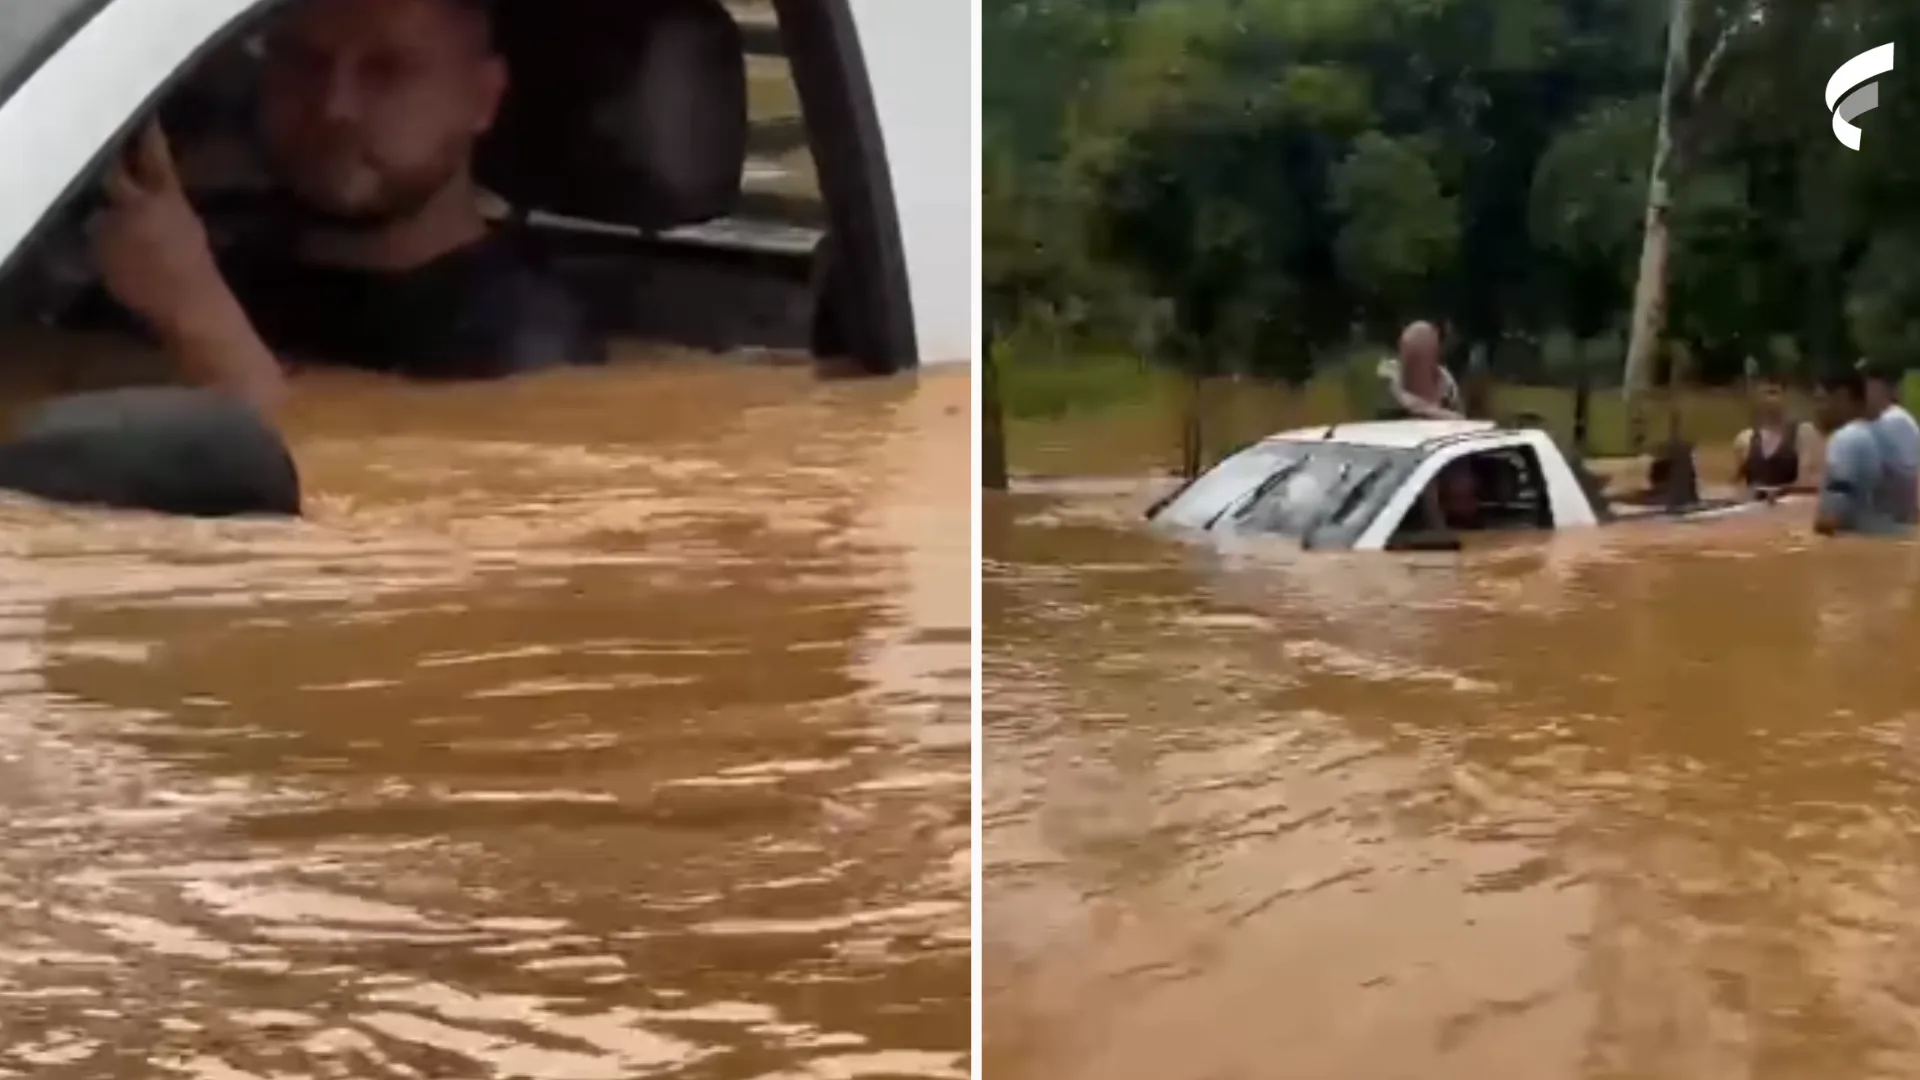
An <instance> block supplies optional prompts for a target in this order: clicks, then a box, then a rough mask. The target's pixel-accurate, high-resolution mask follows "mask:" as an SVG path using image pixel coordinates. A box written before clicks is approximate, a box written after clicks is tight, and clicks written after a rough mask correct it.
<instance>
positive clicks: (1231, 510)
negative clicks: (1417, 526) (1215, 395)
mask: <svg viewBox="0 0 1920 1080" xmlns="http://www.w3.org/2000/svg"><path fill="white" fill-rule="evenodd" d="M1413 456H1414V454H1413V451H1410V450H1397V449H1389V448H1385V447H1375V446H1356V445H1354V444H1352V443H1339V442H1310V441H1304V440H1277V439H1276V440H1270V441H1267V442H1262V443H1256V444H1254V445H1253V446H1250V447H1247V448H1246V449H1245V450H1242V451H1240V452H1239V453H1237V454H1234V455H1233V456H1232V457H1229V458H1227V459H1226V460H1225V461H1222V462H1221V463H1220V464H1218V465H1215V466H1214V467H1213V468H1212V469H1210V470H1208V471H1207V472H1206V473H1204V474H1203V475H1202V476H1201V477H1200V478H1199V479H1198V480H1196V481H1194V482H1193V483H1192V484H1191V485H1189V486H1188V487H1187V488H1186V490H1184V491H1182V492H1180V493H1179V494H1178V495H1176V496H1175V497H1174V498H1173V499H1171V500H1170V501H1169V502H1168V503H1167V504H1166V505H1165V506H1163V507H1161V508H1160V511H1159V513H1157V514H1155V515H1154V520H1155V521H1161V522H1166V523H1169V524H1173V525H1179V526H1184V527H1186V528H1192V529H1207V528H1213V527H1214V526H1215V525H1217V524H1220V525H1226V524H1230V525H1232V526H1233V527H1235V528H1238V529H1243V530H1246V531H1251V532H1265V533H1278V534H1280V535H1283V536H1291V537H1295V538H1304V537H1305V536H1306V535H1307V534H1308V533H1309V532H1310V531H1311V530H1313V529H1317V528H1320V527H1322V526H1327V525H1338V524H1341V523H1344V522H1349V521H1355V520H1359V519H1360V518H1361V517H1362V516H1365V515H1370V514H1372V513H1373V511H1374V510H1375V509H1377V504H1378V502H1379V501H1380V500H1381V499H1384V498H1385V497H1386V496H1387V495H1388V494H1390V491H1389V490H1388V488H1389V486H1390V485H1385V484H1382V483H1381V482H1380V481H1381V479H1382V478H1383V477H1385V476H1387V475H1388V474H1390V473H1394V472H1396V471H1397V470H1396V468H1395V467H1396V466H1398V465H1401V464H1405V463H1407V462H1409V461H1411V460H1412V458H1413Z"/></svg>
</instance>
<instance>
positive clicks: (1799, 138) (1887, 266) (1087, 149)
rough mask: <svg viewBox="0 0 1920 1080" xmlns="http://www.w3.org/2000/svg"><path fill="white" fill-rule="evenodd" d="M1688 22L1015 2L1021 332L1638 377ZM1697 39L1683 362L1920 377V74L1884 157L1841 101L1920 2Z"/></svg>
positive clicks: (1232, 351) (1433, 0)
mask: <svg viewBox="0 0 1920 1080" xmlns="http://www.w3.org/2000/svg"><path fill="white" fill-rule="evenodd" d="M1671 2H1672V0H984V12H985V41H984V44H985V61H984V62H985V76H984V92H983V97H984V114H985V131H984V151H983V154H984V163H983V165H984V170H983V171H984V176H985V186H986V191H985V205H986V213H985V221H984V227H985V250H986V262H985V273H986V278H987V280H986V297H987V303H988V314H989V324H990V325H991V326H994V327H996V328H999V329H1000V330H1002V331H1005V330H1007V329H1008V328H1013V327H1023V328H1031V327H1035V326H1039V327H1044V328H1046V330H1047V332H1048V333H1050V334H1052V335H1054V336H1055V340H1062V341H1073V342H1078V343H1084V344H1086V345H1088V346H1095V345H1097V346H1100V347H1103V348H1119V349H1128V350H1138V351H1141V352H1143V353H1147V354H1150V355H1152V356H1155V357H1157V358H1160V359H1163V360H1167V361H1169V362H1174V363H1179V364H1181V365H1182V366H1186V367H1189V368H1191V369H1194V370H1198V371H1218V370H1223V369H1231V370H1237V371H1247V372H1253V373H1258V374H1270V375H1280V376H1285V377H1289V378H1299V377H1303V376H1306V375H1308V374H1310V373H1311V370H1312V368H1313V366H1314V365H1315V363H1316V358H1323V357H1328V356H1331V355H1333V354H1335V353H1336V352H1338V351H1339V349H1340V346H1342V345H1343V344H1344V343H1346V342H1348V341H1350V340H1353V339H1355V338H1356V337H1360V338H1365V339H1367V340H1374V341H1377V340H1381V339H1383V338H1384V337H1386V336H1388V335H1389V334H1390V329H1391V327H1392V326H1394V325H1395V324H1397V323H1399V322H1401V321H1403V320H1405V319H1408V318H1412V317H1422V316H1424V317H1432V318H1436V319H1441V320H1445V321H1447V322H1449V323H1450V324H1452V326H1453V327H1454V328H1455V331H1456V332H1455V334H1454V335H1453V337H1454V340H1455V341H1456V343H1468V342H1477V343H1480V344H1482V345H1485V346H1487V347H1488V349H1489V353H1488V355H1490V356H1491V357H1492V358H1493V365H1494V368H1495V370H1496V371H1497V372H1499V373H1500V374H1502V375H1503V376H1506V377H1511V378H1536V377H1541V376H1552V375H1554V374H1555V373H1556V372H1555V369H1556V368H1563V369H1564V368H1566V367H1567V366H1569V365H1572V364H1580V363H1586V364H1598V365H1600V366H1602V367H1603V368H1604V369H1605V370H1604V372H1603V373H1604V374H1608V375H1613V374H1617V369H1618V365H1619V359H1620V357H1621V356H1622V355H1623V353H1624V340H1625V329H1626V322H1627V313H1628V309H1629V307H1630V305H1631V301H1632V290H1633V282H1634V276H1635V272H1636V269H1637V263H1638V259H1639V254H1640V245H1641V235H1642V214H1643V211H1644V207H1645V200H1646V194H1647V178H1648V168H1649V161H1650V156H1651V153H1652V148H1653V142H1654V127H1655V122H1656V118H1657V116H1658V113H1659V105H1660V89H1661V85H1662V80H1661V74H1662V70H1663V65H1664V63H1665V58H1666V52H1667V43H1666V37H1667V26H1668V17H1669V10H1670V9H1669V4H1670V3H1671ZM1693 23H1694V25H1693V33H1692V34H1691V35H1690V40H1689V41H1687V42H1686V43H1685V44H1686V53H1685V55H1686V64H1685V78H1684V79H1683V80H1680V85H1679V88H1678V90H1677V92H1676V93H1675V95H1674V97H1673V99H1672V100H1673V117H1674V126H1673V132H1674V146H1675V151H1674V152H1675V158H1674V161H1675V166H1674V169H1675V171H1674V184H1673V188H1672V190H1673V193H1674V194H1673V197H1674V204H1673V205H1674V209H1673V214H1672V217H1671V221H1672V229H1673V234H1672V235H1673V252H1672V260H1671V266H1670V275H1669V281H1670V293H1669V305H1668V309H1667V310H1668V319H1667V331H1666V340H1667V341H1668V342H1669V343H1673V342H1683V343H1685V345H1686V346H1687V348H1686V353H1687V355H1689V356H1690V357H1691V358H1692V360H1691V367H1692V370H1693V373H1694V374H1696V375H1698V376H1700V377H1702V378H1706V379H1727V378H1732V377H1735V376H1737V375H1739V373H1740V372H1741V370H1742V368H1743V366H1745V364H1746V363H1747V362H1748V360H1749V358H1751V359H1752V360H1754V361H1756V362H1758V363H1760V364H1762V365H1766V366H1771V367H1775V368H1778V369H1782V370H1784V372H1785V373H1787V374H1800V375H1805V374H1810V373H1811V371H1812V369H1814V368H1815V367H1818V366H1821V365H1826V364H1833V363H1841V362H1848V361H1851V359H1853V358H1854V357H1855V356H1858V355H1860V354H1863V353H1867V354H1872V355H1874V356H1876V357H1880V358H1884V359H1886V360H1889V361H1893V362H1896V363H1902V364H1907V365H1909V366H1920V257H1917V256H1920V143H1902V142H1901V141H1900V138H1899V133H1901V132H1903V131H1911V130H1915V125H1914V124H1913V123H1911V122H1910V121H1913V120H1916V119H1920V77H1915V76H1910V75H1908V74H1907V73H1906V69H1905V66H1904V65H1906V64H1908V63H1912V62H1913V61H1909V60H1907V55H1906V54H1905V53H1904V52H1903V53H1902V55H1901V56H1900V60H1901V62H1902V65H1903V66H1902V67H1901V68H1898V69H1896V71H1895V73H1894V74H1893V75H1891V76H1888V77H1886V78H1885V79H1883V80H1882V86H1881V102H1882V104H1881V107H1880V109H1879V110H1877V111H1875V112H1872V113H1869V114H1867V115H1866V116H1865V117H1863V118H1862V119H1861V126H1862V128H1863V129H1864V130H1865V132H1866V136H1865V139H1864V144H1863V147H1862V150H1861V152H1859V153H1854V152H1851V151H1848V150H1846V149H1845V148H1844V147H1842V146H1840V144H1839V143H1838V142H1837V141H1836V140H1835V139H1834V137H1833V134H1832V129H1831V121H1830V117H1829V114H1828V112H1827V110H1826V108H1825V103H1824V101H1823V91H1824V88H1825V85H1826V80H1827V76H1828V75H1829V73H1831V72H1832V70H1833V69H1834V68H1835V67H1836V66H1837V65H1838V64H1839V63H1840V62H1841V61H1843V60H1845V59H1846V58H1847V57H1849V56H1852V55H1854V54H1855V53H1857V52H1859V51H1861V50H1862V49H1865V48H1867V47H1870V46H1873V45H1877V44H1881V43H1883V42H1887V41H1894V42H1897V43H1899V47H1900V49H1902V50H1905V49H1907V48H1909V47H1912V48H1915V49H1920V4H1917V3H1914V2H1913V0H1834V2H1828V0H1792V2H1791V3H1789V2H1788V0H1695V9H1694V15H1693ZM1909 87H1913V88H1914V89H1909ZM1063 351H1066V352H1071V351H1074V350H1063ZM1668 351H1672V350H1668ZM1559 373H1560V374H1564V373H1565V372H1564V370H1563V371H1561V372H1559Z"/></svg>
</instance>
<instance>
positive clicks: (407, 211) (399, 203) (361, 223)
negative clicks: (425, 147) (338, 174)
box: [276, 155, 460, 233]
mask: <svg viewBox="0 0 1920 1080" xmlns="http://www.w3.org/2000/svg"><path fill="white" fill-rule="evenodd" d="M350 167H353V168H357V169H359V170H361V171H362V176H364V177H365V178H366V182H367V186H368V187H369V188H370V189H371V190H369V191H367V192H366V193H365V194H364V195H358V196H357V197H355V196H347V197H342V196H341V195H340V192H339V187H341V186H344V185H340V184H335V185H327V184H324V183H322V184H318V185H309V184H304V183H302V182H301V181H300V180H299V179H298V177H297V171H298V170H296V169H295V168H289V167H282V168H279V169H277V170H276V171H277V172H278V173H279V174H280V179H279V188H280V191H281V193H282V194H283V195H284V196H285V200H286V202H287V204H288V207H289V209H290V210H291V211H292V212H293V214H294V215H295V216H296V217H297V218H298V219H299V220H300V222H301V224H304V225H307V226H309V227H313V228H320V229H325V230H327V231H329V232H344V233H375V232H380V231H382V230H385V229H388V228H390V227H392V226H393V225H395V224H398V223H400V222H404V221H408V220H411V219H413V218H415V217H418V216H419V215H420V214H421V213H422V212H424V211H425V210H426V208H427V207H428V206H429V205H430V204H431V203H432V202H433V200H434V199H435V198H437V197H439V195H440V193H441V192H443V191H445V190H446V189H447V187H448V185H450V184H452V183H453V182H454V180H455V179H456V178H457V177H458V176H459V172H460V166H459V159H458V158H457V157H455V156H454V155H444V156H441V157H438V158H436V159H435V160H434V161H433V162H432V163H430V164H428V165H426V166H423V167H421V168H417V169H414V170H412V171H410V172H400V171H396V170H392V169H382V168H379V167H377V166H374V165H371V164H366V163H359V164H357V165H354V166H350ZM356 179H358V178H356ZM316 188H319V189H321V190H315V189H316ZM329 188H330V190H328V189H329Z"/></svg>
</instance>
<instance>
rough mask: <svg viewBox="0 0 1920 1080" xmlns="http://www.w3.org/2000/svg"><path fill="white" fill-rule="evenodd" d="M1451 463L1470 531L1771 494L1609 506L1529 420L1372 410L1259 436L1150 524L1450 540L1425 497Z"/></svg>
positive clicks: (1321, 536) (1737, 507)
mask: <svg viewBox="0 0 1920 1080" xmlns="http://www.w3.org/2000/svg"><path fill="white" fill-rule="evenodd" d="M1450 469H1460V470H1466V471H1468V472H1470V473H1471V476H1472V480H1473V483H1472V486H1471V490H1472V491H1473V493H1474V499H1475V501H1476V504H1477V505H1476V506H1475V508H1474V509H1475V513H1474V519H1475V524H1474V528H1475V531H1510V530H1538V531H1552V530H1559V529H1579V528H1587V527H1590V526H1594V525H1599V524H1603V523H1608V522H1613V521H1623V520H1643V519H1649V518H1663V519H1667V520H1673V519H1685V520H1701V519H1707V518H1717V517H1724V516H1727V515H1730V514H1740V513H1747V512H1750V511H1752V510H1755V509H1759V508H1764V507H1766V506H1768V505H1771V504H1770V503H1769V502H1765V501H1761V500H1755V499H1718V500H1701V499H1699V498H1698V497H1697V496H1689V497H1687V498H1686V499H1684V500H1677V501H1674V502H1671V503H1669V504H1667V505H1664V506H1657V507H1648V508H1644V509H1641V508H1633V509H1629V508H1624V507H1616V506H1615V505H1614V504H1613V503H1612V502H1611V501H1610V500H1609V499H1608V498H1607V496H1606V493H1605V491H1604V488H1603V486H1602V485H1601V484H1599V483H1598V482H1597V481H1596V480H1594V479H1593V478H1592V477H1591V476H1590V474H1588V473H1587V472H1586V471H1585V470H1584V469H1582V468H1581V467H1580V466H1579V465H1578V464H1577V463H1576V462H1575V461H1573V460H1571V459H1570V458H1569V457H1568V455H1567V454H1566V453H1565V452H1564V451H1563V450H1562V449H1561V448H1560V446H1559V444H1558V443H1556V442H1554V440H1553V438H1552V436H1550V435H1549V434H1548V433H1547V432H1545V431H1542V430H1540V429H1538V428H1531V427H1518V428H1512V427H1502V426H1500V425H1498V424H1495V423H1494V422H1492V421H1488V420H1382V421H1370V422H1365V423H1354V424H1334V425H1332V426H1328V427H1314V428H1301V429H1298V430H1295V431H1285V432H1281V433H1279V434H1277V435H1272V436H1269V437H1268V438H1265V439H1262V440H1261V441H1259V442H1257V443H1254V444H1253V445H1251V446H1249V447H1246V448H1245V449H1243V450H1241V451H1239V452H1238V453H1235V454H1233V455H1231V456H1229V457H1227V458H1226V459H1224V460H1222V461H1221V462H1220V463H1219V464H1217V465H1215V466H1214V467H1213V468H1211V469H1209V470H1207V471H1206V472H1205V473H1202V474H1201V475H1200V476H1199V477H1198V478H1197V479H1195V480H1194V481H1192V482H1191V483H1188V484H1186V485H1184V486H1183V487H1181V488H1179V489H1177V490H1175V491H1174V492H1173V493H1172V494H1170V495H1168V496H1167V497H1165V498H1163V499H1161V500H1160V501H1158V502H1157V503H1155V504H1154V505H1153V506H1152V507H1151V508H1150V509H1149V510H1148V511H1147V517H1148V519H1149V520H1150V521H1152V522H1153V523H1154V524H1156V525H1163V526H1168V527H1172V528H1177V529H1183V530H1198V531H1200V532H1204V533H1215V534H1219V533H1253V534H1269V535H1278V536H1284V537H1288V538H1291V539H1294V540H1297V541H1298V542H1299V543H1300V544H1301V545H1302V546H1303V547H1307V548H1316V549H1338V550H1349V551H1393V550H1414V549H1427V550H1431V549H1436V548H1438V549H1454V548H1458V547H1459V546H1460V540H1459V531H1458V530H1457V529H1450V528H1448V527H1447V526H1446V524H1445V523H1444V522H1440V521H1436V520H1434V509H1435V508H1434V506H1433V502H1432V500H1431V499H1429V498H1428V495H1429V493H1430V492H1433V491H1434V490H1435V487H1436V481H1437V480H1439V478H1440V477H1441V475H1442V474H1443V473H1445V472H1448V471H1449V470H1450Z"/></svg>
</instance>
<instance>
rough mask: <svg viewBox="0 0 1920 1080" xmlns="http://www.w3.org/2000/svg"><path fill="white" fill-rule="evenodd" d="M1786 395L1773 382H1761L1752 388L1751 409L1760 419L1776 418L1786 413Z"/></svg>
mask: <svg viewBox="0 0 1920 1080" xmlns="http://www.w3.org/2000/svg"><path fill="white" fill-rule="evenodd" d="M1785 401H1786V395H1785V392H1784V391H1782V390H1781V389H1780V384H1779V383H1775V382H1762V383H1761V384H1760V385H1758V386H1756V387H1754V389H1753V411H1754V413H1755V414H1756V415H1758V416H1759V417H1760V419H1762V420H1778V419H1780V418H1781V417H1782V416H1784V415H1785V414H1786V408H1785Z"/></svg>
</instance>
